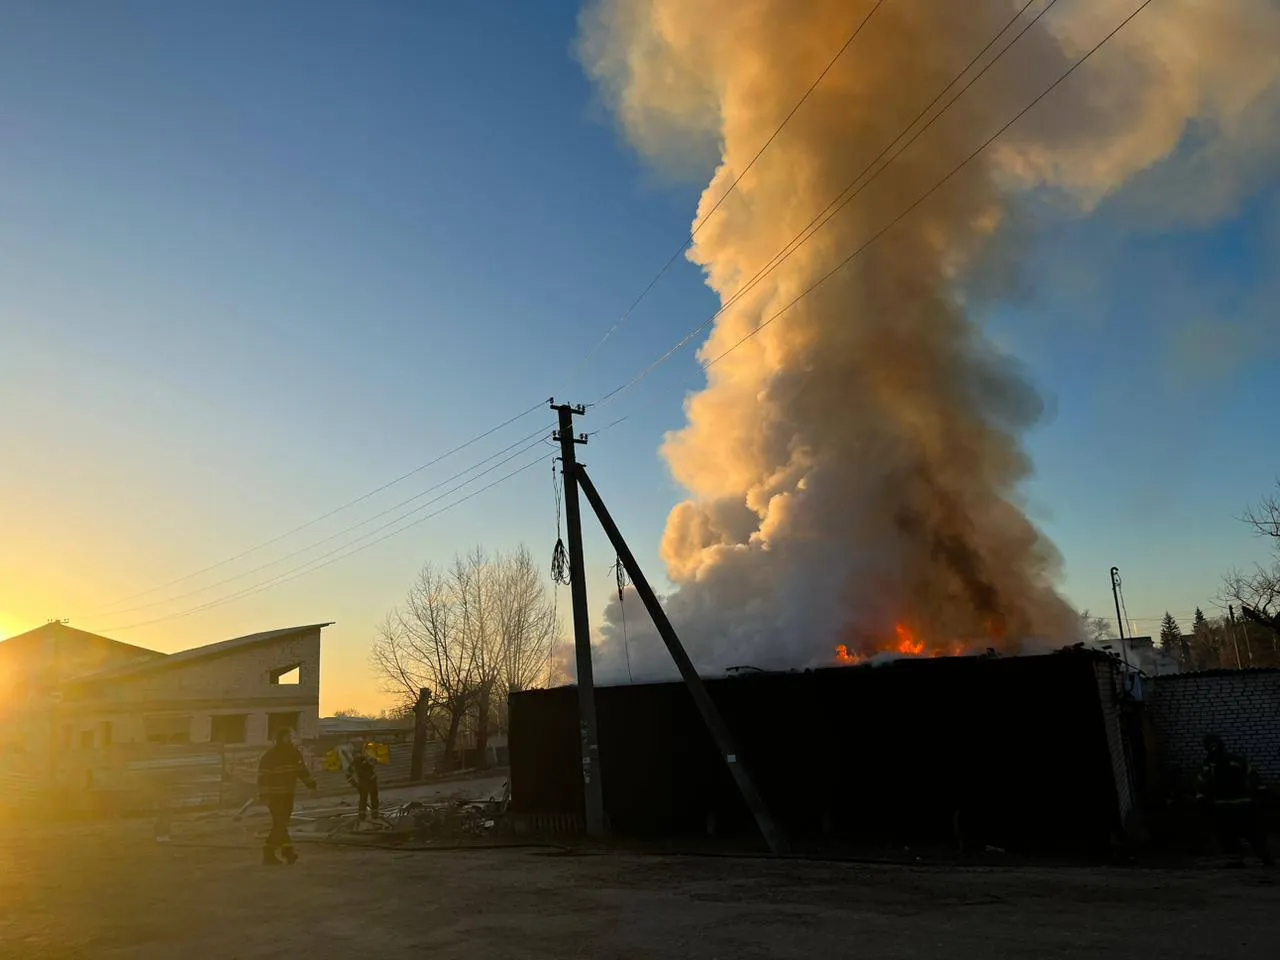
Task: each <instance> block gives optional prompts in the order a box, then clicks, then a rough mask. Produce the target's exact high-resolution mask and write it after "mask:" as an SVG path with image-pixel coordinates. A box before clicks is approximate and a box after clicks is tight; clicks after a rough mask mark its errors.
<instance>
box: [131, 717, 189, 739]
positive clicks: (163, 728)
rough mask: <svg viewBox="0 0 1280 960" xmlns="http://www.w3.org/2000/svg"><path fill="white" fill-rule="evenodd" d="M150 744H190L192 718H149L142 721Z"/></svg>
mask: <svg viewBox="0 0 1280 960" xmlns="http://www.w3.org/2000/svg"><path fill="white" fill-rule="evenodd" d="M142 724H143V729H144V730H145V731H146V735H147V742H148V743H190V742H191V718H190V717H181V716H179V717H172V716H169V717H165V716H160V717H147V718H145V719H144V720H143V721H142Z"/></svg>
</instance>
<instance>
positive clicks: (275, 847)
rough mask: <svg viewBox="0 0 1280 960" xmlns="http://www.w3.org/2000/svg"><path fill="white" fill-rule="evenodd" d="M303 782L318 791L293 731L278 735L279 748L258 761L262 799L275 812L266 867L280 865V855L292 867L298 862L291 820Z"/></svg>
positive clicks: (264, 851)
mask: <svg viewBox="0 0 1280 960" xmlns="http://www.w3.org/2000/svg"><path fill="white" fill-rule="evenodd" d="M299 780H301V781H302V782H303V783H304V784H306V786H307V789H308V790H314V789H315V788H316V782H315V780H313V779H312V778H311V773H310V771H308V770H307V764H306V761H305V760H303V759H302V754H301V753H300V752H299V750H298V748H297V747H295V746H294V745H293V737H292V735H291V733H290V731H288V730H281V731H279V732H278V733H277V734H276V745H275V746H274V747H272V748H271V749H270V750H268V751H267V752H266V753H264V754H263V755H262V759H261V760H259V761H258V798H259V799H260V800H261V801H262V802H263V803H265V804H266V805H267V809H268V810H269V811H271V832H270V833H269V834H267V842H266V843H265V844H264V845H263V847H262V862H263V864H264V865H266V866H274V865H276V864H279V863H280V861H279V859H277V857H276V852H277V851H279V852H280V853H281V854H282V855H283V856H284V858H285V860H287V861H288V862H289V863H297V862H298V854H297V852H296V851H295V850H294V849H293V841H292V840H291V839H290V838H289V818H290V817H292V816H293V791H294V788H295V787H296V786H297V783H298V781H299Z"/></svg>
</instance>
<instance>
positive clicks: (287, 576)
mask: <svg viewBox="0 0 1280 960" xmlns="http://www.w3.org/2000/svg"><path fill="white" fill-rule="evenodd" d="M521 452H522V453H523V452H525V451H521ZM544 456H545V454H540V455H539V456H538V458H537V459H535V460H531V461H529V462H528V463H526V464H524V465H523V466H520V467H517V468H516V469H515V470H512V471H511V472H510V473H507V474H504V475H503V476H501V477H499V478H498V479H496V480H493V481H491V482H490V483H487V484H485V485H484V486H483V487H479V488H477V489H475V490H473V491H471V492H470V493H468V494H467V495H466V496H464V497H460V498H458V499H457V500H454V501H453V502H451V503H448V504H446V505H445V506H443V507H441V508H440V509H439V510H434V511H432V512H431V513H428V514H427V515H425V516H422V517H418V518H417V519H416V520H413V521H410V522H409V523H407V524H405V525H404V526H402V527H399V528H397V529H395V530H392V531H391V532H390V533H387V534H386V535H385V536H381V537H378V538H377V539H376V540H371V541H370V542H368V543H365V544H361V545H360V546H358V547H355V548H353V549H350V550H347V551H346V552H345V553H340V551H341V550H343V549H344V548H343V547H338V548H336V549H334V550H331V551H329V553H325V554H321V555H320V556H319V557H315V558H313V559H312V560H309V561H307V562H306V563H304V564H299V565H298V566H297V567H294V568H292V569H291V570H286V571H284V572H283V573H281V574H278V575H277V576H275V577H272V578H271V579H269V580H266V581H264V582H262V583H259V584H255V585H251V586H249V587H245V588H244V589H242V590H239V591H237V592H235V593H233V594H230V595H228V596H226V597H221V598H219V599H217V600H210V601H208V602H207V603H203V604H200V605H199V606H195V607H191V608H189V609H187V610H182V611H179V612H178V613H171V614H168V615H166V616H163V617H155V618H153V619H151V620H144V621H141V622H139V623H130V624H125V625H124V626H120V627H112V628H108V630H107V631H105V632H111V633H119V632H121V631H124V630H133V629H136V628H139V627H146V626H151V625H152V624H156V623H162V622H164V621H166V620H176V619H180V618H182V617H187V616H190V615H192V614H195V613H200V612H202V611H204V610H209V609H212V608H213V607H219V606H222V605H223V604H226V603H231V602H232V601H233V600H239V599H241V598H242V597H247V596H252V595H253V594H256V593H262V592H263V591H265V590H270V589H272V588H274V587H278V586H280V585H281V584H284V583H288V582H290V581H292V580H296V579H298V578H299V577H303V576H306V575H307V574H310V573H314V572H315V571H317V570H320V569H322V568H324V567H327V566H329V565H330V564H334V563H337V562H338V561H340V560H345V559H346V558H347V557H351V556H354V555H355V554H357V553H360V552H362V551H364V550H367V549H369V548H370V547H372V546H376V545H377V544H379V543H382V542H384V541H386V540H390V539H391V538H392V537H395V536H399V535H400V534H402V533H404V532H405V531H406V530H409V529H411V528H412V527H416V526H417V525H418V524H420V523H425V522H426V521H428V520H431V519H433V518H434V517H438V516H440V515H441V514H443V513H446V512H448V511H449V510H452V509H454V508H455V507H458V506H460V505H462V504H464V503H466V502H467V501H468V500H471V499H472V498H473V497H477V496H479V495H480V494H482V493H484V492H485V491H486V490H491V489H493V488H494V487H496V486H498V485H499V484H501V483H505V482H506V481H507V480H510V479H511V478H512V477H515V476H517V475H518V474H521V473H523V472H524V471H526V470H528V469H530V468H532V467H535V466H537V465H538V464H539V463H542V462H543V458H544ZM511 459H514V457H513V458H511ZM501 465H502V464H495V465H494V467H491V468H490V470H493V469H496V468H497V467H498V466H501ZM488 472H490V471H489V470H487V471H485V473H488ZM483 475H484V474H478V475H477V476H475V477H472V478H471V479H470V480H467V481H465V482H463V483H460V484H458V486H456V487H454V489H453V490H450V491H446V493H445V494H442V495H441V496H440V497H438V498H436V499H437V500H441V499H444V497H445V496H448V494H449V493H455V492H457V491H458V490H460V489H461V488H462V487H464V486H466V485H467V484H468V483H471V482H473V481H474V480H477V479H479V477H480V476H483ZM425 505H426V504H424V506H425ZM419 509H420V508H419ZM415 512H417V511H416V510H414V511H410V513H409V514H405V515H404V516H409V515H410V514H412V513H415ZM400 519H404V517H400V518H398V519H397V521H393V523H395V522H398V520H400ZM391 525H392V524H384V525H383V527H379V528H378V530H382V529H385V528H386V527H389V526H391ZM376 532H377V531H371V532H370V533H369V534H366V535H365V536H366V537H367V536H372V534H373V533H376ZM359 539H364V537H361V538H359ZM354 542H358V541H353V543H354ZM346 546H351V545H350V544H347V545H346ZM333 554H338V555H337V556H332V555H333ZM326 558H330V559H326ZM321 560H323V561H324V562H323V563H318V562H317V561H321Z"/></svg>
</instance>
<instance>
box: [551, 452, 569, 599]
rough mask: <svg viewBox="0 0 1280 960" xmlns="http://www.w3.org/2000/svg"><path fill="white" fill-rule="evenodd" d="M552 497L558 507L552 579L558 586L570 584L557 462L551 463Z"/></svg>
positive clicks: (552, 552) (552, 558)
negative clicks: (562, 525)
mask: <svg viewBox="0 0 1280 960" xmlns="http://www.w3.org/2000/svg"><path fill="white" fill-rule="evenodd" d="M551 495H552V497H553V499H554V500H555V505H556V545H555V548H554V549H552V551H551V579H552V581H553V582H555V583H557V584H568V583H569V581H570V579H571V577H570V575H569V551H568V550H566V549H565V547H564V538H563V537H562V536H561V535H560V484H559V482H558V481H557V480H556V462H555V461H554V460H552V461H551Z"/></svg>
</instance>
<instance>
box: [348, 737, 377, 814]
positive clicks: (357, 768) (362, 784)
mask: <svg viewBox="0 0 1280 960" xmlns="http://www.w3.org/2000/svg"><path fill="white" fill-rule="evenodd" d="M347 783H349V784H351V786H353V787H355V788H356V791H357V792H358V793H359V794H360V807H359V812H358V814H357V817H358V819H360V820H363V819H364V818H365V814H366V813H367V812H368V811H369V810H370V809H372V811H373V817H374V819H375V820H376V819H377V817H378V767H377V765H376V764H375V763H374V761H373V758H372V757H371V756H369V752H368V750H367V749H366V748H365V747H364V745H363V744H362V745H360V746H357V747H356V748H355V749H354V750H353V751H352V757H351V763H350V764H349V765H348V766H347Z"/></svg>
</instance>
